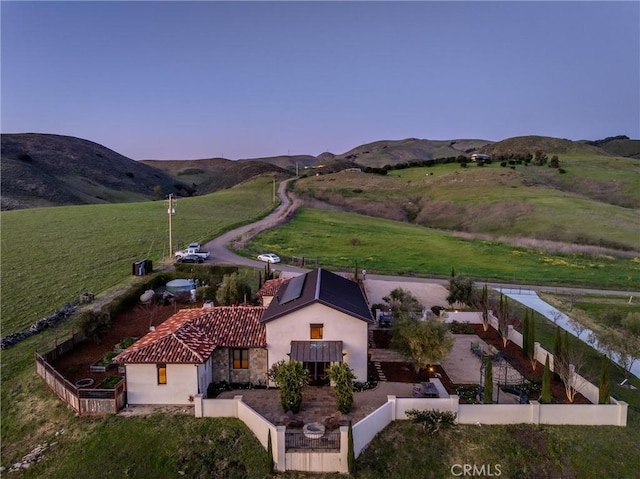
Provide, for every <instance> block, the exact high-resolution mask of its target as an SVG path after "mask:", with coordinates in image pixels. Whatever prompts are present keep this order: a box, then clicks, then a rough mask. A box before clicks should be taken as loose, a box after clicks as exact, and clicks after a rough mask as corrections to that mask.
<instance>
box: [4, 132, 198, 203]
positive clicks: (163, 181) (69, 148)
mask: <svg viewBox="0 0 640 479" xmlns="http://www.w3.org/2000/svg"><path fill="white" fill-rule="evenodd" d="M1 138H2V147H1V149H2V172H1V173H2V180H1V181H2V185H1V186H2V209H3V210H8V209H18V208H34V207H42V206H56V205H69V204H104V203H120V202H134V201H144V200H151V199H153V198H156V197H158V196H159V195H160V196H162V195H163V194H168V193H179V192H185V191H186V189H185V187H184V185H182V184H181V183H180V182H178V181H176V180H174V179H172V178H171V177H170V176H168V175H166V174H165V173H163V172H162V171H160V170H157V169H154V168H151V167H149V166H148V165H144V164H142V163H138V162H136V161H133V160H131V159H129V158H127V157H125V156H122V155H120V154H118V153H116V152H115V151H112V150H110V149H108V148H105V147H104V146H102V145H98V144H97V143H93V142H91V141H87V140H82V139H80V138H73V137H70V136H60V135H45V134H36V133H25V134H3V135H2V137H1Z"/></svg>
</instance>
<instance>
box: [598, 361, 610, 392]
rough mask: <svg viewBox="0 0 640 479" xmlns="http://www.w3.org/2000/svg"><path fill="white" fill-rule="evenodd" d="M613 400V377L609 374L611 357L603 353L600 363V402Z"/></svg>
mask: <svg viewBox="0 0 640 479" xmlns="http://www.w3.org/2000/svg"><path fill="white" fill-rule="evenodd" d="M610 402H611V377H610V375H609V358H608V357H607V356H606V354H603V355H602V361H601V363H600V384H599V385H598V404H609V403H610Z"/></svg>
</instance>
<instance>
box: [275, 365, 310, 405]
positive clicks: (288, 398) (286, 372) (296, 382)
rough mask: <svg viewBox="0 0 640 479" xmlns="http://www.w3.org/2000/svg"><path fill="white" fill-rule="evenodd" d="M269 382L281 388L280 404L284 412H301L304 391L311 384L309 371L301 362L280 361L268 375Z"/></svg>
mask: <svg viewBox="0 0 640 479" xmlns="http://www.w3.org/2000/svg"><path fill="white" fill-rule="evenodd" d="M267 376H268V378H269V380H271V381H273V382H274V383H276V384H277V385H278V387H279V388H280V404H281V406H282V409H283V410H284V412H287V411H291V412H292V413H294V414H297V413H298V412H300V407H301V405H302V389H303V388H304V387H305V386H306V385H307V384H308V383H309V370H307V369H305V368H304V367H303V366H302V363H301V362H300V361H289V362H288V363H287V362H285V361H284V360H281V361H278V362H277V363H275V364H274V365H273V366H271V369H269V372H268V373H267Z"/></svg>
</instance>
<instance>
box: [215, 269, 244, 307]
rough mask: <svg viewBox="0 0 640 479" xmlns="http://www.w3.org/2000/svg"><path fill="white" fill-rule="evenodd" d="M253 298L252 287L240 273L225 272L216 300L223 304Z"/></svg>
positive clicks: (236, 302) (237, 302)
mask: <svg viewBox="0 0 640 479" xmlns="http://www.w3.org/2000/svg"><path fill="white" fill-rule="evenodd" d="M249 298H251V287H250V286H249V285H248V284H247V282H246V281H244V280H243V279H242V278H240V276H239V275H238V273H231V274H225V275H224V276H223V277H222V284H221V285H220V288H218V291H217V292H216V300H217V301H218V303H220V304H222V305H232V304H240V303H244V302H246V301H247V300H248V299H249Z"/></svg>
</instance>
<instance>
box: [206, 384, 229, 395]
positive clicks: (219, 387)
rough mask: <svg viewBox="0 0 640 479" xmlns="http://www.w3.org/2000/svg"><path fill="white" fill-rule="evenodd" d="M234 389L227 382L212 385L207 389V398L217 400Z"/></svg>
mask: <svg viewBox="0 0 640 479" xmlns="http://www.w3.org/2000/svg"><path fill="white" fill-rule="evenodd" d="M231 389H232V387H231V385H230V384H229V383H228V382H227V381H220V382H219V383H211V384H209V386H208V387H207V397H208V398H215V397H218V395H219V394H220V393H222V392H225V391H231Z"/></svg>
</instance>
